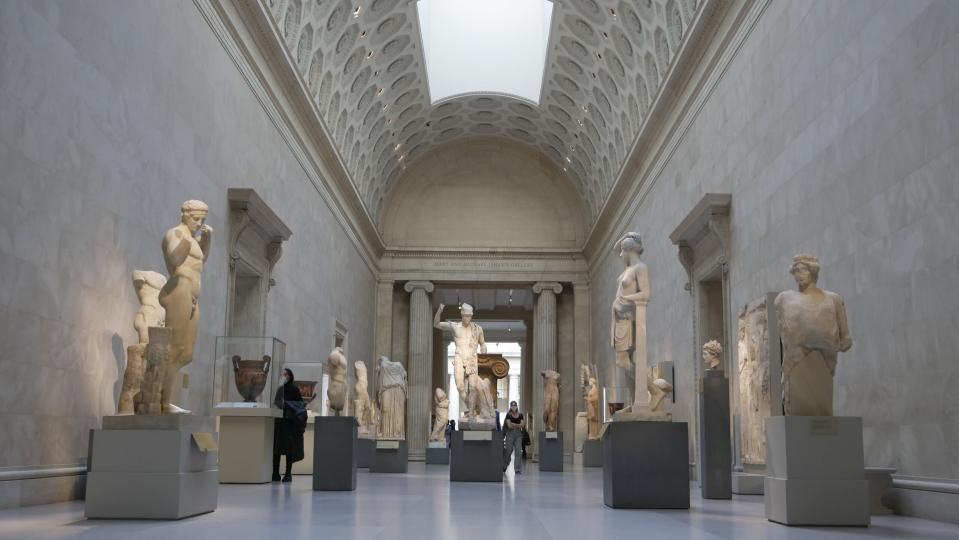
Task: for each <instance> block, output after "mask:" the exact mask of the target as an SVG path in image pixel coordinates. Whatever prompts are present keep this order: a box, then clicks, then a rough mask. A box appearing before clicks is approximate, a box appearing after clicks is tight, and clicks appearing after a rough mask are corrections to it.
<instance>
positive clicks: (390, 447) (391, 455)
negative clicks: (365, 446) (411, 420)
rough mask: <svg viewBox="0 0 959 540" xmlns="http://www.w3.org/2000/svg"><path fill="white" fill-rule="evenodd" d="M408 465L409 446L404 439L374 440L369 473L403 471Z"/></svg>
mask: <svg viewBox="0 0 959 540" xmlns="http://www.w3.org/2000/svg"><path fill="white" fill-rule="evenodd" d="M408 466H409V446H408V445H407V443H406V441H405V440H404V441H376V445H375V446H374V447H373V459H372V461H371V462H370V472H371V473H405V472H406V469H407V467H408Z"/></svg>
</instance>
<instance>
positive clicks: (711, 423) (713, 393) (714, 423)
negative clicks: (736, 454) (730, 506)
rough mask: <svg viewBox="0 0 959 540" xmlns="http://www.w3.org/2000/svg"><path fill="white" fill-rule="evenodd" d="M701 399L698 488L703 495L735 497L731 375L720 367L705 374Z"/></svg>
mask: <svg viewBox="0 0 959 540" xmlns="http://www.w3.org/2000/svg"><path fill="white" fill-rule="evenodd" d="M701 390H702V395H701V396H700V400H699V407H700V409H699V419H700V420H699V440H700V448H699V489H700V492H701V493H702V496H703V498H704V499H732V498H733V486H732V472H733V471H732V461H733V455H732V447H731V441H730V440H729V379H727V378H726V377H724V376H723V371H722V370H720V369H707V370H706V372H705V373H704V374H703V381H702V388H701Z"/></svg>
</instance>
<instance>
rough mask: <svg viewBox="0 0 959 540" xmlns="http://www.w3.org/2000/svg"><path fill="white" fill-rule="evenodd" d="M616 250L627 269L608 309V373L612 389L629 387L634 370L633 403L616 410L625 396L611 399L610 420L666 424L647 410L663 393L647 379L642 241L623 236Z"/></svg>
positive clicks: (647, 290)
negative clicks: (655, 396)
mask: <svg viewBox="0 0 959 540" xmlns="http://www.w3.org/2000/svg"><path fill="white" fill-rule="evenodd" d="M616 247H617V248H618V249H619V256H620V257H621V258H622V259H623V262H624V263H625V264H626V269H625V270H623V273H622V274H620V275H619V277H618V278H617V279H616V297H615V298H614V300H613V304H612V307H611V318H612V324H611V344H612V346H613V350H614V351H615V353H616V364H615V366H613V367H612V369H611V370H610V371H611V374H612V379H613V381H612V383H613V384H612V387H613V388H614V389H615V388H619V387H623V386H627V387H628V386H630V385H629V383H627V382H626V374H627V373H628V372H629V370H630V369H632V370H633V377H634V382H633V383H632V385H631V386H632V389H633V403H632V405H630V406H629V407H626V408H622V409H621V410H616V409H620V408H621V407H622V405H623V404H624V403H625V400H624V398H626V396H623V395H618V396H617V395H612V396H609V399H610V400H611V401H610V402H609V403H607V407H609V408H610V410H613V411H615V412H614V413H613V420H616V421H630V420H668V419H669V415H667V414H665V413H662V412H661V411H659V410H654V407H651V406H650V405H651V402H650V400H651V399H652V397H653V394H659V393H661V392H663V391H664V390H663V389H661V388H659V386H657V385H655V384H652V382H651V381H655V380H657V379H656V378H652V379H650V377H652V374H651V373H650V370H649V366H648V364H647V358H646V304H647V303H649V299H650V292H651V287H650V284H649V269H648V268H647V267H646V265H645V264H644V263H643V262H642V261H641V260H639V257H640V255H642V254H643V239H642V237H641V236H640V234H639V233H636V232H630V233H626V234H625V235H624V236H623V237H622V238H620V239H619V241H618V242H616ZM664 382H666V381H664ZM667 384H668V382H667ZM644 388H646V390H645V391H644Z"/></svg>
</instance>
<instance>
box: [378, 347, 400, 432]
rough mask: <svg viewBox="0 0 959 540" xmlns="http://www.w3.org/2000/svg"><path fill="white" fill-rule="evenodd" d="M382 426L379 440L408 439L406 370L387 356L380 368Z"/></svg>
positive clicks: (379, 394) (383, 357) (381, 362)
mask: <svg viewBox="0 0 959 540" xmlns="http://www.w3.org/2000/svg"><path fill="white" fill-rule="evenodd" d="M377 370H378V371H379V383H380V388H379V393H378V401H379V402H380V426H379V429H378V430H377V438H379V439H393V440H401V439H405V438H406V369H405V368H404V367H403V364H401V363H399V362H392V361H390V359H389V358H387V357H386V356H381V357H380V363H379V366H377Z"/></svg>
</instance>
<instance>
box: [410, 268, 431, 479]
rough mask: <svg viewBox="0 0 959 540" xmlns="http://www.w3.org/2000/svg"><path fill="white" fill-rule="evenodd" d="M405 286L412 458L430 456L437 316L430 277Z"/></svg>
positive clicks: (419, 458)
mask: <svg viewBox="0 0 959 540" xmlns="http://www.w3.org/2000/svg"><path fill="white" fill-rule="evenodd" d="M403 290H405V291H406V292H408V293H410V352H409V356H408V360H407V366H406V372H407V380H408V384H407V393H406V396H407V397H406V441H407V444H408V445H409V451H410V454H409V455H410V459H411V460H415V461H419V460H422V459H424V458H425V456H426V439H427V438H428V437H429V432H430V403H431V401H432V400H431V399H430V394H431V392H432V389H431V388H430V374H431V371H432V370H431V369H430V367H431V366H430V363H431V362H432V359H433V317H432V313H430V297H429V293H431V292H433V284H432V283H430V282H429V281H408V282H407V283H406V285H404V286H403Z"/></svg>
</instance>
